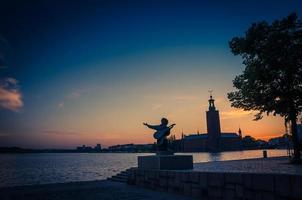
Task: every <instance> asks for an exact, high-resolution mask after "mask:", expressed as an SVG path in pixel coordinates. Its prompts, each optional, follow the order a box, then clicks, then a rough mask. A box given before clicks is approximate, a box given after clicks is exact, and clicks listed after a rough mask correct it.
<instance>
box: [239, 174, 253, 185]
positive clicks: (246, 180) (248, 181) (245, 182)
mask: <svg viewBox="0 0 302 200" xmlns="http://www.w3.org/2000/svg"><path fill="white" fill-rule="evenodd" d="M242 178H243V185H244V187H245V188H252V187H253V184H252V175H251V174H242Z"/></svg>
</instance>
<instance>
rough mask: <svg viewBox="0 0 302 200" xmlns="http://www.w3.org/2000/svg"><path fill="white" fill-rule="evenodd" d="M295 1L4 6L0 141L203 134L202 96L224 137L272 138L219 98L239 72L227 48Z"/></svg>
mask: <svg viewBox="0 0 302 200" xmlns="http://www.w3.org/2000/svg"><path fill="white" fill-rule="evenodd" d="M301 10H302V3H301V1H299V0H294V1H290V2H288V1H265V2H263V1H251V0H249V1H231V2H225V1H214V2H213V1H165V2H163V1H102V2H101V1H92V0H89V1H75V2H73V3H72V4H71V3H70V1H67V0H64V1H57V2H53V1H47V0H44V1H26V2H25V1H24V2H23V1H7V2H6V3H4V2H1V6H0V13H1V14H0V15H1V17H0V22H1V27H0V146H22V147H34V148H39V147H46V146H47V147H49V148H52V147H56V148H69V147H74V146H77V145H79V144H91V145H92V144H94V143H95V141H98V142H100V143H102V145H104V146H110V145H113V144H120V143H149V142H152V141H153V139H152V137H150V134H148V131H147V130H146V129H144V127H142V126H141V123H142V122H144V121H148V122H150V123H157V121H158V118H159V117H167V118H168V119H169V120H170V121H173V122H175V123H177V126H176V127H175V128H174V130H173V134H175V135H176V136H177V137H180V135H181V132H182V130H183V131H184V132H185V133H196V132H197V131H200V132H205V131H206V126H205V124H204V121H205V116H204V114H203V113H204V111H206V109H207V99H208V96H209V94H208V92H207V91H208V90H209V89H210V88H211V89H213V90H214V91H213V96H214V97H215V99H216V105H217V107H218V108H219V111H220V115H221V124H222V126H223V127H224V130H225V131H231V132H234V131H237V130H238V127H239V126H240V127H241V128H242V130H243V133H245V134H249V135H252V136H253V137H256V138H264V139H268V138H270V137H275V136H278V135H282V134H283V133H284V125H283V124H284V123H283V119H281V118H280V117H268V118H265V119H264V120H262V121H258V122H255V121H252V119H253V114H251V113H249V112H243V111H240V110H235V109H233V108H231V107H230V103H229V102H228V100H227V97H226V93H227V92H229V91H232V90H233V88H232V80H233V78H234V77H235V75H238V74H240V73H241V71H242V70H243V69H244V66H243V64H242V63H241V62H242V61H241V59H240V58H239V57H235V56H233V55H232V54H231V52H230V49H229V47H228V41H229V40H230V39H231V38H232V37H234V36H238V35H243V34H244V31H245V30H246V29H247V28H248V27H249V26H250V25H251V23H253V22H257V21H261V20H266V21H269V22H271V21H272V20H274V19H279V18H282V17H284V16H286V15H288V14H289V13H291V12H297V14H298V16H299V17H301V15H302V13H301Z"/></svg>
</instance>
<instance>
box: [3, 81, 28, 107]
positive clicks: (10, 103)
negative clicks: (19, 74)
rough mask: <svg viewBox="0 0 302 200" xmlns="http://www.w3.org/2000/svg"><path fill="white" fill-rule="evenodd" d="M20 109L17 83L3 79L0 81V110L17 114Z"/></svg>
mask: <svg viewBox="0 0 302 200" xmlns="http://www.w3.org/2000/svg"><path fill="white" fill-rule="evenodd" d="M22 107H23V101H22V94H21V92H20V90H19V87H18V81H17V80H16V79H14V78H5V79H4V80H2V81H0V109H1V108H2V109H7V110H11V111H14V112H17V111H19V110H20V109H21V108H22Z"/></svg>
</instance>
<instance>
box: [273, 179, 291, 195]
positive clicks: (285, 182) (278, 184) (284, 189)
mask: <svg viewBox="0 0 302 200" xmlns="http://www.w3.org/2000/svg"><path fill="white" fill-rule="evenodd" d="M274 178H275V193H276V194H277V195H278V196H283V197H284V196H285V197H289V196H290V194H291V192H290V176H289V175H283V174H280V175H275V177H274Z"/></svg>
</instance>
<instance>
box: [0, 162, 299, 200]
mask: <svg viewBox="0 0 302 200" xmlns="http://www.w3.org/2000/svg"><path fill="white" fill-rule="evenodd" d="M128 180H129V183H131V184H132V185H128V184H125V183H118V182H112V181H83V182H71V183H58V184H44V185H32V186H19V187H9V188H0V199H1V200H2V199H3V200H10V199H25V200H26V199H32V200H36V199H45V200H59V199H67V200H69V199H75V200H77V199H88V200H94V199H104V200H107V199H108V200H111V199H115V200H118V199H121V200H122V199H123V200H132V199H133V200H134V199H135V200H140V199H147V200H149V199H150V200H170V199H171V200H172V199H173V200H174V199H175V200H178V199H179V200H180V199H184V200H186V199H194V198H198V199H288V198H289V197H290V198H291V199H302V190H301V188H302V166H301V165H292V164H289V162H288V158H286V157H275V158H266V159H263V158H258V159H246V160H232V161H213V162H206V163H195V164H194V169H193V170H161V171H158V170H143V171H140V170H137V169H134V170H133V173H132V175H130V177H129V178H128Z"/></svg>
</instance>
